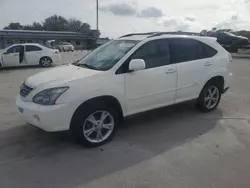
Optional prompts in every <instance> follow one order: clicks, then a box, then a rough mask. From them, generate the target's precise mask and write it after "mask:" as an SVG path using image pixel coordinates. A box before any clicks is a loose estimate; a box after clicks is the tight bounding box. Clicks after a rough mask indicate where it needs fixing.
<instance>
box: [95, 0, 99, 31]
mask: <svg viewBox="0 0 250 188" xmlns="http://www.w3.org/2000/svg"><path fill="white" fill-rule="evenodd" d="M96 29H97V31H99V0H96Z"/></svg>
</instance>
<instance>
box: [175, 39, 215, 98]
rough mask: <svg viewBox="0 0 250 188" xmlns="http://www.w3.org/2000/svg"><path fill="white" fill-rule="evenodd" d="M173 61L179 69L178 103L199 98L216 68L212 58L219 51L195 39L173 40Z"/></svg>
mask: <svg viewBox="0 0 250 188" xmlns="http://www.w3.org/2000/svg"><path fill="white" fill-rule="evenodd" d="M171 47H172V48H171V49H172V53H171V55H172V61H173V63H176V64H177V67H178V79H177V80H178V82H177V92H176V102H177V103H178V102H182V101H186V100H191V99H195V98H198V96H199V94H200V91H201V88H202V87H203V84H204V82H205V81H206V79H207V77H208V75H209V74H210V72H211V71H213V68H214V66H215V65H214V63H215V62H214V60H213V58H211V57H212V56H214V55H215V54H216V53H217V51H216V50H215V49H213V48H212V47H210V46H208V45H207V44H205V43H202V42H200V41H198V40H195V39H187V38H186V39H185V38H175V39H172V46H171Z"/></svg>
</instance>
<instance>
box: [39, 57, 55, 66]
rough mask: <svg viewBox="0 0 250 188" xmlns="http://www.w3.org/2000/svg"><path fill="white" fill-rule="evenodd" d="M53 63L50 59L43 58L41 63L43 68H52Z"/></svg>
mask: <svg viewBox="0 0 250 188" xmlns="http://www.w3.org/2000/svg"><path fill="white" fill-rule="evenodd" d="M52 63H53V62H52V59H51V58H50V57H42V58H41V59H40V62H39V64H40V66H41V67H51V65H52Z"/></svg>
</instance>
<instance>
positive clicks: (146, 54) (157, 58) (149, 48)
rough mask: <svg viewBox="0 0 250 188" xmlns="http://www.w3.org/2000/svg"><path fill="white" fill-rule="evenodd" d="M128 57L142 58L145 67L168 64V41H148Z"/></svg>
mask: <svg viewBox="0 0 250 188" xmlns="http://www.w3.org/2000/svg"><path fill="white" fill-rule="evenodd" d="M130 59H143V60H144V61H145V63H146V69H149V68H154V67H160V66H164V65H169V64H170V54H169V43H168V41H167V40H155V41H151V42H148V43H146V44H144V45H143V46H142V47H140V48H139V49H138V50H137V51H135V53H134V54H133V55H132V56H131V57H130Z"/></svg>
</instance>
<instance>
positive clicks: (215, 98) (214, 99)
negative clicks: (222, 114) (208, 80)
mask: <svg viewBox="0 0 250 188" xmlns="http://www.w3.org/2000/svg"><path fill="white" fill-rule="evenodd" d="M219 98H220V92H219V89H218V88H217V87H216V86H211V87H210V88H209V89H208V90H207V93H206V95H205V99H204V104H205V106H206V108H207V109H212V108H214V107H215V106H216V105H217V103H218V102H219Z"/></svg>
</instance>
